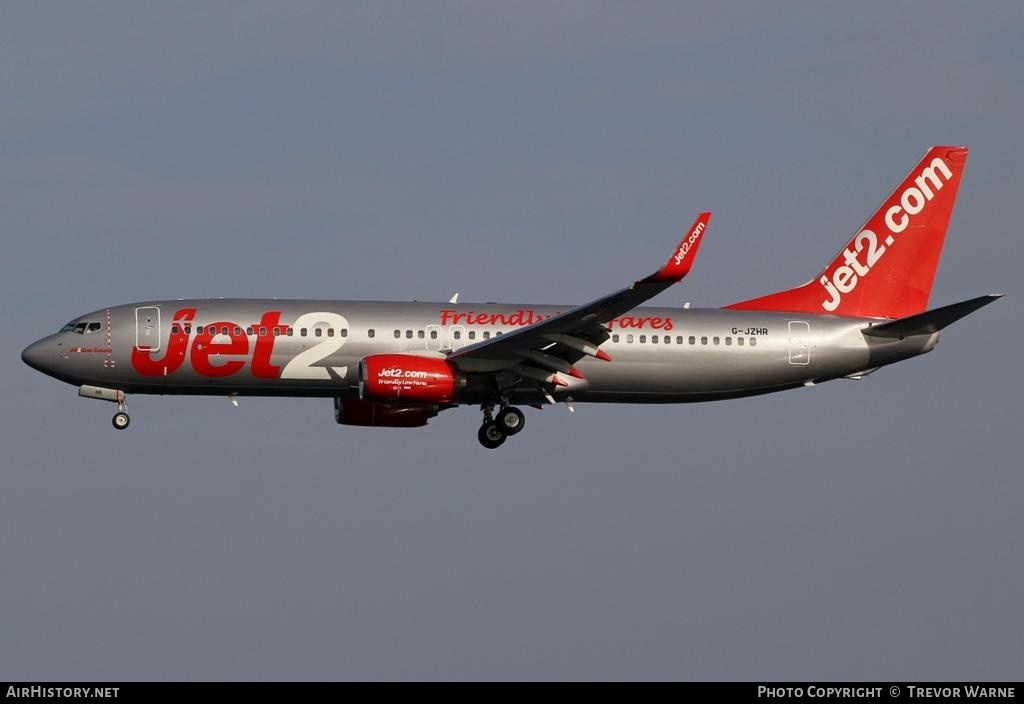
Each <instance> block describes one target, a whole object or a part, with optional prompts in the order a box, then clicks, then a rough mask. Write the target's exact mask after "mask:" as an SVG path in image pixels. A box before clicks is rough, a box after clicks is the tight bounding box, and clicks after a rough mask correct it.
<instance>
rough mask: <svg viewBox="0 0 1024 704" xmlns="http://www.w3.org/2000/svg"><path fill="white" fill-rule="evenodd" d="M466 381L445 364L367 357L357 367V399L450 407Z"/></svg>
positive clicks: (393, 356)
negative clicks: (447, 404)
mask: <svg viewBox="0 0 1024 704" xmlns="http://www.w3.org/2000/svg"><path fill="white" fill-rule="evenodd" d="M465 385H466V377H465V375H463V374H461V373H460V372H458V371H456V370H455V369H454V368H453V367H452V365H451V364H449V363H448V361H447V360H444V359H437V358H434V357H418V356H416V355H412V354H371V355H370V356H368V357H363V360H362V361H361V362H360V363H359V397H360V398H361V399H362V400H364V401H371V402H381V403H450V402H451V401H453V400H454V399H455V396H456V394H458V392H459V391H461V390H462V388H463V387H465Z"/></svg>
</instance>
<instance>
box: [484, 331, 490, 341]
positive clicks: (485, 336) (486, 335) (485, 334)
mask: <svg viewBox="0 0 1024 704" xmlns="http://www.w3.org/2000/svg"><path fill="white" fill-rule="evenodd" d="M484 339H485V340H490V339H491V331H490V330H484Z"/></svg>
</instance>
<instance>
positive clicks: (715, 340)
mask: <svg viewBox="0 0 1024 704" xmlns="http://www.w3.org/2000/svg"><path fill="white" fill-rule="evenodd" d="M711 342H713V343H714V344H716V345H717V344H718V343H719V342H721V340H719V339H718V335H715V336H714V337H713V338H711Z"/></svg>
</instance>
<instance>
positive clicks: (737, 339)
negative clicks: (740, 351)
mask: <svg viewBox="0 0 1024 704" xmlns="http://www.w3.org/2000/svg"><path fill="white" fill-rule="evenodd" d="M736 344H737V345H739V346H740V347H743V338H742V337H737V338H736Z"/></svg>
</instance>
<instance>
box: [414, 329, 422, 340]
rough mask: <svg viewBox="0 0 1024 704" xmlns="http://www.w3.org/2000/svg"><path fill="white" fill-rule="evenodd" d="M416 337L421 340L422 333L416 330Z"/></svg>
mask: <svg viewBox="0 0 1024 704" xmlns="http://www.w3.org/2000/svg"><path fill="white" fill-rule="evenodd" d="M416 337H418V338H419V339H421V340H422V339H423V331H422V330H417V331H416Z"/></svg>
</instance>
